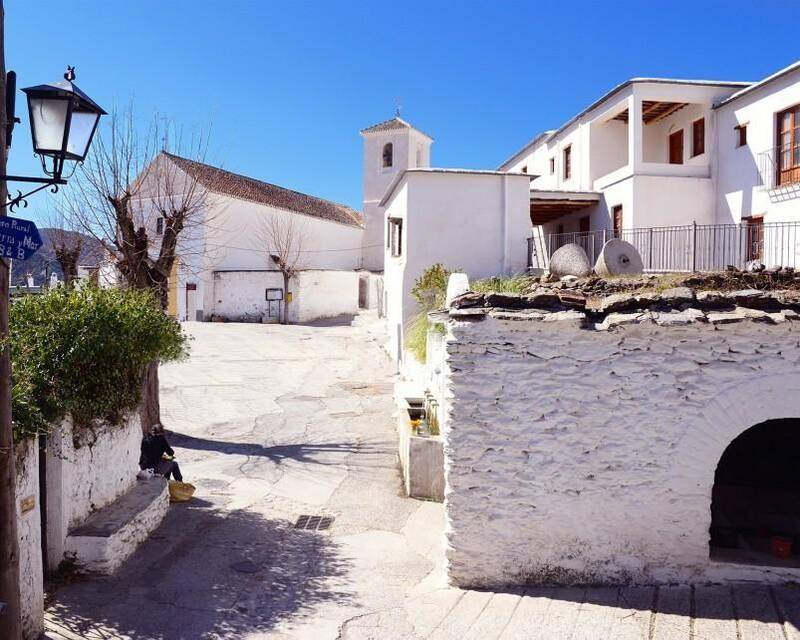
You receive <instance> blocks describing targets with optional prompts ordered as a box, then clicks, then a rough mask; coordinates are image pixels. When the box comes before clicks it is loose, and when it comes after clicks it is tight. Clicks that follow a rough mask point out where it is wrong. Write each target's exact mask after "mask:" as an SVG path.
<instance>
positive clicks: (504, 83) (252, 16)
mask: <svg viewBox="0 0 800 640" xmlns="http://www.w3.org/2000/svg"><path fill="white" fill-rule="evenodd" d="M5 10H6V23H5V30H6V66H7V68H8V69H14V70H15V71H17V74H18V86H20V87H24V86H28V85H31V84H38V83H40V82H46V81H50V80H56V79H60V78H61V74H62V72H63V70H64V67H65V65H66V64H71V65H75V66H76V67H77V73H78V79H77V84H78V85H79V86H80V87H81V88H82V89H84V91H86V92H87V93H88V94H89V95H91V96H92V97H93V98H95V99H96V100H97V101H98V102H99V103H100V104H102V105H103V106H105V107H106V108H107V109H108V110H111V109H112V108H114V107H122V108H124V107H125V106H126V105H127V104H128V103H129V102H130V101H131V100H133V102H134V104H135V112H136V116H137V119H138V120H139V121H140V122H141V123H142V125H145V124H146V123H147V122H148V121H150V120H151V119H152V117H153V115H154V114H155V113H156V112H158V113H159V114H161V115H163V116H165V117H168V118H169V119H170V120H172V121H173V122H174V123H175V124H176V125H179V126H181V127H183V128H184V129H185V130H190V129H202V128H206V127H208V126H209V125H210V124H212V125H213V126H212V136H211V151H210V154H209V157H210V158H211V159H212V160H213V161H215V162H217V163H221V164H222V165H223V166H224V167H225V168H227V169H230V170H233V171H237V172H241V173H245V174H247V175H251V176H253V177H257V178H260V179H263V180H267V181H269V182H274V183H276V184H280V185H283V186H286V187H290V188H294V189H298V190H300V191H305V192H307V193H311V194H314V195H318V196H321V197H325V198H329V199H332V200H336V201H339V202H344V203H346V204H349V205H351V206H353V207H356V208H360V201H361V138H360V136H359V135H358V131H359V129H361V128H363V127H366V126H368V125H371V124H374V123H375V122H378V121H381V120H384V119H386V118H389V117H391V116H392V114H393V110H394V104H395V100H396V98H397V97H399V98H400V101H401V103H402V115H403V117H404V118H406V119H407V120H409V121H410V122H412V123H413V124H414V125H416V126H417V127H419V128H420V129H422V130H423V131H425V132H426V133H429V134H430V135H432V136H433V137H434V138H435V142H434V146H433V152H432V153H433V164H434V165H435V166H458V167H469V168H487V167H488V168H494V167H496V166H497V165H498V164H499V163H500V162H501V161H502V160H503V159H505V158H506V157H507V156H508V155H510V154H511V153H512V152H513V151H515V150H516V149H517V148H519V147H521V146H522V145H523V144H524V143H525V142H526V141H527V140H528V139H530V138H531V137H532V136H533V135H534V134H535V133H536V132H538V131H540V130H543V129H547V128H551V127H555V126H558V125H559V124H561V123H563V122H564V121H565V120H567V119H568V118H569V117H571V116H572V115H574V114H575V113H576V112H578V111H580V110H581V109H582V108H583V107H585V106H586V105H587V104H588V103H589V102H591V101H592V100H594V99H596V98H597V97H599V96H600V95H601V94H602V93H604V92H605V91H607V90H608V89H610V88H611V87H613V86H614V85H616V84H618V83H619V82H621V81H623V80H625V79H627V78H629V77H633V76H667V77H686V78H711V79H722V80H757V79H760V78H762V77H764V76H766V75H768V74H770V73H772V72H774V71H776V70H777V69H779V68H781V67H783V66H786V65H787V64H790V63H791V62H793V61H795V60H797V59H798V58H799V57H800V47H798V42H800V40H798V36H797V26H798V24H800V2H798V1H797V0H784V1H770V0H759V1H758V2H756V1H755V0H754V1H753V2H743V1H740V0H727V1H724V2H723V1H719V2H717V1H713V2H702V1H699V0H693V1H692V2H682V1H678V0H675V1H673V2H670V3H664V4H662V3H642V2H613V1H606V2H566V1H563V0H562V1H561V2H477V1H468V0H465V1H460V2H435V1H431V0H428V1H427V2H382V3H379V2H363V3H353V2H313V3H312V2H296V1H293V2H285V1H283V2H277V1H276V2H268V1H258V2H256V1H252V2H250V1H245V0H223V1H219V0H217V1H215V2H212V1H211V0H192V1H189V0H171V1H170V0H159V1H156V0H136V1H135V2H132V1H128V0H104V1H100V0H94V1H90V0H73V1H71V2H64V0H58V1H52V0H5ZM17 105H18V106H17V112H18V114H20V113H22V115H24V113H23V112H24V97H23V96H22V94H18V97H17ZM27 127H28V124H27V122H24V123H23V126H22V127H18V129H17V130H16V132H15V138H14V146H13V148H12V150H11V156H10V160H9V170H10V171H11V172H17V173H19V172H26V173H35V172H37V171H38V164H37V162H36V160H35V159H34V158H33V157H32V151H31V147H30V141H29V135H28V130H27ZM51 197H53V196H51V195H49V194H39V195H37V196H34V197H33V198H32V199H31V206H30V208H29V209H28V210H27V212H26V214H31V215H32V216H33V217H36V214H37V212H41V211H43V208H45V207H46V203H45V202H44V200H46V199H47V198H51Z"/></svg>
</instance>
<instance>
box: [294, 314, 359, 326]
mask: <svg viewBox="0 0 800 640" xmlns="http://www.w3.org/2000/svg"><path fill="white" fill-rule="evenodd" d="M355 318H356V317H355V315H351V314H344V315H341V316H336V317H335V318H323V319H321V320H314V321H312V322H300V323H298V324H299V325H300V326H303V327H349V326H350V325H351V324H353V320H355Z"/></svg>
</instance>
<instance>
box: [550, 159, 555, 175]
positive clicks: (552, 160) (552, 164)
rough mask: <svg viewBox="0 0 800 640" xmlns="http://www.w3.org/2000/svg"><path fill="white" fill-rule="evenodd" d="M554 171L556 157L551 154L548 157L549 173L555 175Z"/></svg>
mask: <svg viewBox="0 0 800 640" xmlns="http://www.w3.org/2000/svg"><path fill="white" fill-rule="evenodd" d="M555 173H556V158H555V156H553V157H552V158H550V175H551V176H552V175H555Z"/></svg>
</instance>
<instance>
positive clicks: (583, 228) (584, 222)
mask: <svg viewBox="0 0 800 640" xmlns="http://www.w3.org/2000/svg"><path fill="white" fill-rule="evenodd" d="M590 226H591V224H590V218H589V216H583V217H582V218H581V219H580V220H578V231H579V232H580V233H581V235H586V234H587V233H589V228H590Z"/></svg>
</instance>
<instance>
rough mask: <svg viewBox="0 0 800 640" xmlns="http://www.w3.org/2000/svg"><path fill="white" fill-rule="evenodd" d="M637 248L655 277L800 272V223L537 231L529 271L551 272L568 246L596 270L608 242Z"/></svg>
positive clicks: (530, 243) (530, 249) (530, 247)
mask: <svg viewBox="0 0 800 640" xmlns="http://www.w3.org/2000/svg"><path fill="white" fill-rule="evenodd" d="M613 237H618V238H620V239H622V240H625V241H626V242H629V243H631V244H632V245H633V246H634V247H635V248H636V249H637V251H638V252H639V254H640V255H641V256H642V262H643V263H644V269H645V271H646V272H649V273H666V272H689V271H722V270H724V269H725V268H726V267H728V266H734V267H737V268H739V269H745V268H747V266H748V264H749V263H753V262H754V261H755V262H760V263H762V264H764V265H766V266H767V267H793V268H800V222H771V223H764V224H761V223H756V222H753V223H743V224H713V225H698V224H692V225H685V226H676V227H654V228H650V229H625V230H623V231H620V232H617V233H614V232H613V231H611V230H603V231H591V232H584V233H553V234H543V233H542V232H541V229H540V228H538V227H537V228H534V231H533V234H532V235H531V237H530V238H528V256H529V259H528V266H529V268H532V269H548V268H549V264H550V256H551V255H552V254H553V252H554V251H556V249H558V248H560V247H563V246H564V245H565V244H570V243H575V244H578V245H580V246H581V247H583V249H584V250H585V251H586V254H587V255H588V256H589V260H590V261H591V263H592V264H594V263H595V262H596V261H597V258H598V256H599V255H600V252H601V251H602V249H603V245H604V244H605V243H606V241H607V240H609V239H611V238H613Z"/></svg>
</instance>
